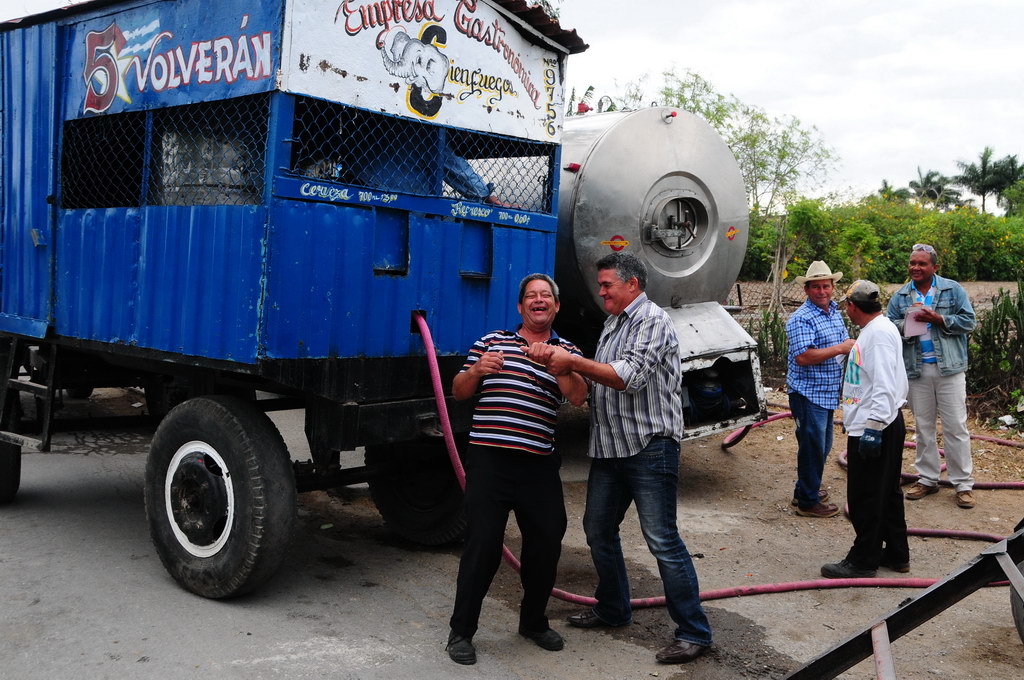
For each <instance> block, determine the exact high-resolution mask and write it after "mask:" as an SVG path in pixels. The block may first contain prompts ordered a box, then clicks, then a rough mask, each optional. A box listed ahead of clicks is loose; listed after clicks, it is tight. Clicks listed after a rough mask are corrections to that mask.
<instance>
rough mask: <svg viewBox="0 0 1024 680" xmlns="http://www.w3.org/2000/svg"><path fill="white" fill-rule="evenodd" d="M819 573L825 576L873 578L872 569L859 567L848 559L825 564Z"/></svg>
mask: <svg viewBox="0 0 1024 680" xmlns="http://www.w3.org/2000/svg"><path fill="white" fill-rule="evenodd" d="M821 575H822V576H824V577H825V578H874V577H875V570H874V569H861V568H860V567H858V566H857V565H855V564H853V563H852V562H850V561H849V560H843V561H842V562H836V563H834V564H825V565H822V567H821Z"/></svg>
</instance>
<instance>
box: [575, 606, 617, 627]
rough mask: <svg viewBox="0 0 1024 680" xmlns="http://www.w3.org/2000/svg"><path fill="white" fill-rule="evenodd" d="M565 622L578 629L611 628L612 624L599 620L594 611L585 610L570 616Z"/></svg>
mask: <svg viewBox="0 0 1024 680" xmlns="http://www.w3.org/2000/svg"><path fill="white" fill-rule="evenodd" d="M565 620H566V621H568V622H569V625H570V626H576V627H577V628H602V627H606V626H607V627H611V624H610V623H605V622H604V621H602V620H601V619H599V618H598V616H597V614H595V613H594V610H593V609H584V610H583V611H581V612H576V613H575V614H570V615H569V616H567V617H566V619H565Z"/></svg>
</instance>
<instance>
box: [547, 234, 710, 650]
mask: <svg viewBox="0 0 1024 680" xmlns="http://www.w3.org/2000/svg"><path fill="white" fill-rule="evenodd" d="M597 270H598V273H597V283H598V287H599V289H600V295H601V298H602V299H603V300H604V308H605V311H607V312H608V313H609V314H610V316H609V317H608V318H607V319H606V320H605V325H604V330H603V331H602V333H601V339H600V340H599V341H598V345H597V352H596V354H595V356H594V360H593V361H590V360H589V359H584V358H583V357H580V356H572V355H570V354H569V353H568V352H562V351H557V350H556V351H553V352H551V358H550V359H549V360H548V364H547V365H548V369H549V370H550V371H551V372H552V373H554V374H556V375H560V374H562V373H563V372H566V371H574V372H577V373H580V374H581V375H583V376H585V377H587V378H589V379H590V380H592V381H593V383H594V386H593V391H592V393H591V395H590V422H591V430H590V451H589V454H588V455H589V456H590V457H591V458H592V459H593V460H592V461H591V464H590V477H589V479H588V480H587V509H586V512H585V514H584V516H583V529H584V531H585V532H586V534H587V543H588V544H589V545H590V554H591V557H592V558H593V560H594V567H595V568H596V569H597V576H598V584H597V591H596V593H595V596H596V599H597V604H596V605H595V606H594V607H593V608H591V609H586V610H584V611H581V612H578V613H576V614H572V615H571V616H569V618H568V621H569V624H570V625H573V626H576V627H577V628H596V627H599V626H624V625H626V624H628V623H630V621H632V618H633V612H632V609H631V605H630V599H629V578H628V576H627V574H626V563H625V560H624V559H623V555H622V545H621V543H620V541H619V526H620V525H621V524H622V519H623V517H624V516H625V514H626V510H627V509H628V508H629V506H630V504H636V510H637V515H638V516H639V518H640V528H641V529H642V531H643V534H644V538H646V539H647V547H648V548H649V549H650V551H651V554H652V555H654V557H655V558H656V559H657V560H658V570H659V572H660V573H661V580H662V582H663V583H664V586H665V600H666V601H667V604H668V613H669V616H671V617H672V620H673V622H675V624H676V629H675V636H674V637H675V640H674V642H672V644H670V645H668V646H667V647H665V648H664V649H662V650H661V651H659V652H658V653H657V654H656V655H655V658H656V659H657V660H658V661H660V662H662V663H685V662H687V661H692V660H694V659H696V658H697V657H699V656H700V655H701V654H703V653H704V652H706V651H707V649H708V647H710V645H711V626H710V624H709V623H708V619H707V616H706V615H705V614H704V609H703V608H702V607H701V604H700V587H699V585H698V583H697V572H696V571H695V570H694V568H693V560H692V559H691V557H690V553H689V552H688V551H687V549H686V545H685V544H684V543H683V539H682V538H681V537H680V536H679V530H678V528H677V527H676V509H677V508H676V493H677V485H678V479H679V440H680V438H681V437H682V435H683V406H682V395H681V389H682V366H681V365H680V357H679V340H678V337H677V336H676V332H675V328H674V327H673V326H672V321H671V319H669V316H668V314H666V313H665V311H664V310H663V309H661V308H660V307H659V306H658V305H656V304H655V303H654V302H652V301H651V300H650V299H648V297H647V294H646V293H644V289H645V288H646V287H647V267H646V266H645V265H644V263H643V262H642V261H641V260H640V259H639V258H638V257H637V256H636V255H633V254H632V253H628V252H617V253H612V254H611V255H608V256H606V257H603V258H601V259H600V260H598V262H597Z"/></svg>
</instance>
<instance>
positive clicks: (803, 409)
mask: <svg viewBox="0 0 1024 680" xmlns="http://www.w3.org/2000/svg"><path fill="white" fill-rule="evenodd" d="M789 410H790V411H792V412H793V420H795V421H796V446H797V449H796V488H795V489H794V490H793V497H794V498H796V502H797V505H799V506H800V507H801V508H803V509H804V510H806V509H807V508H813V507H814V506H815V505H817V504H818V489H820V488H821V475H822V473H823V472H824V471H825V459H826V458H827V457H828V452H829V451H831V450H832V411H831V410H829V409H827V408H822V407H820V406H818V405H817V404H815V403H814V402H812V401H811V400H810V399H808V398H807V397H805V396H804V395H802V394H800V393H799V392H790V393H789Z"/></svg>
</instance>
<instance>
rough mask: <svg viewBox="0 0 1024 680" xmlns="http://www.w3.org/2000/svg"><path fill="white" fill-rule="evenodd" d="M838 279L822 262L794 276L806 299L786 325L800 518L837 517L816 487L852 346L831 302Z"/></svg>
mask: <svg viewBox="0 0 1024 680" xmlns="http://www.w3.org/2000/svg"><path fill="white" fill-rule="evenodd" d="M842 277H843V273H842V272H836V273H835V274H833V273H832V270H831V269H829V266H828V265H827V264H825V263H824V262H822V261H821V260H816V261H814V262H812V263H811V266H810V267H808V268H807V275H806V276H798V277H796V282H797V283H802V284H803V286H804V293H806V294H807V300H806V301H805V302H804V304H803V305H801V306H800V307H799V308H798V309H797V310H796V311H795V312H793V314H792V315H790V317H789V321H787V322H786V337H787V339H788V341H789V368H788V370H787V372H786V386H787V388H788V390H789V408H790V410H791V411H792V412H793V420H795V421H796V441H797V452H796V474H797V480H796V488H795V490H794V492H793V505H795V506H796V514H798V515H801V516H802V517H834V516H835V515H838V514H839V508H838V506H836V505H835V504H833V503H827V502H826V501H827V500H828V490H827V489H823V488H821V475H822V472H823V471H824V469H825V459H826V458H827V457H828V452H829V451H830V450H831V449H832V413H833V411H835V408H836V407H837V406H838V405H839V391H840V389H841V388H842V382H843V357H845V356H846V355H847V354H849V353H850V349H851V348H852V347H853V340H851V339H850V336H849V334H848V333H847V332H846V324H844V323H843V318H842V315H841V314H840V313H839V307H838V305H837V304H836V303H835V302H834V301H833V300H832V292H833V291H834V289H835V282H836V281H838V280H839V279H841V278H842Z"/></svg>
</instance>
